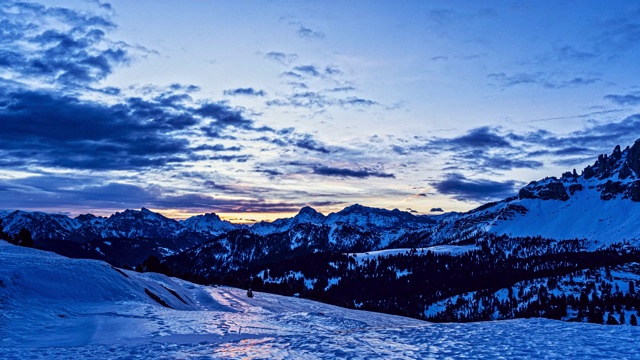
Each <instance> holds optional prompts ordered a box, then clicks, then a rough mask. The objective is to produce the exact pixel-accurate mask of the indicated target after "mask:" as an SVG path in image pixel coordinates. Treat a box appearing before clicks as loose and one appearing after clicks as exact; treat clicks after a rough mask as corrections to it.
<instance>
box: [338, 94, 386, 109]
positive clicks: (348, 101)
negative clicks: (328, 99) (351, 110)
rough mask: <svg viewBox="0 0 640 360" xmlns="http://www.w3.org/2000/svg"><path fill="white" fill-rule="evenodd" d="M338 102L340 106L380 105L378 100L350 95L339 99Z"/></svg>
mask: <svg viewBox="0 0 640 360" xmlns="http://www.w3.org/2000/svg"><path fill="white" fill-rule="evenodd" d="M338 104H340V106H365V107H366V106H373V105H380V104H379V103H378V102H376V101H373V100H369V99H362V98H358V97H354V96H350V97H347V98H344V99H338Z"/></svg>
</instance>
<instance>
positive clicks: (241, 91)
mask: <svg viewBox="0 0 640 360" xmlns="http://www.w3.org/2000/svg"><path fill="white" fill-rule="evenodd" d="M224 94H225V95H227V96H238V95H245V96H265V95H267V93H266V92H265V91H264V90H256V89H254V88H237V89H228V90H225V91H224Z"/></svg>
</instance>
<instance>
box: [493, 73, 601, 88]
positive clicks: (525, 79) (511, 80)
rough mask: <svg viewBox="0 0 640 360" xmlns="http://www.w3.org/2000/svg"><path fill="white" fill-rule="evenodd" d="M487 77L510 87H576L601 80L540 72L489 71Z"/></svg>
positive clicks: (502, 85)
mask: <svg viewBox="0 0 640 360" xmlns="http://www.w3.org/2000/svg"><path fill="white" fill-rule="evenodd" d="M487 77H488V78H489V79H491V80H492V81H495V82H496V84H497V85H498V86H501V87H512V86H517V85H524V84H532V85H540V86H542V87H545V88H548V89H561V88H566V87H576V86H582V85H590V84H593V83H596V82H599V81H601V79H600V78H594V77H589V78H585V77H573V78H569V79H567V78H561V77H558V76H550V75H548V74H545V73H542V72H535V73H518V74H513V75H508V74H505V73H491V74H489V75H487Z"/></svg>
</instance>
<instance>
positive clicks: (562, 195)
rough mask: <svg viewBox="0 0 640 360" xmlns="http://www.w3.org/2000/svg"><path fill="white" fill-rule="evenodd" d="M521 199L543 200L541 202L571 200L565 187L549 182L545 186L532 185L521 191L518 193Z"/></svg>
mask: <svg viewBox="0 0 640 360" xmlns="http://www.w3.org/2000/svg"><path fill="white" fill-rule="evenodd" d="M518 197H519V198H520V199H541V200H561V201H567V200H569V195H568V194H567V190H566V189H565V187H564V185H563V184H562V183H561V182H559V181H556V182H548V183H543V184H538V183H535V182H533V183H531V184H529V185H527V186H526V187H524V188H522V189H520V192H519V193H518Z"/></svg>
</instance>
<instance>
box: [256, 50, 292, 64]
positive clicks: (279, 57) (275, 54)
mask: <svg viewBox="0 0 640 360" xmlns="http://www.w3.org/2000/svg"><path fill="white" fill-rule="evenodd" d="M264 57H265V59H269V60H272V61H276V62H279V63H281V64H282V65H289V64H291V63H292V62H294V61H296V60H297V59H298V55H297V54H286V53H283V52H279V51H270V52H268V53H266V54H265V56H264Z"/></svg>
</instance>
